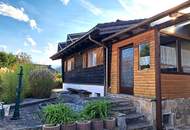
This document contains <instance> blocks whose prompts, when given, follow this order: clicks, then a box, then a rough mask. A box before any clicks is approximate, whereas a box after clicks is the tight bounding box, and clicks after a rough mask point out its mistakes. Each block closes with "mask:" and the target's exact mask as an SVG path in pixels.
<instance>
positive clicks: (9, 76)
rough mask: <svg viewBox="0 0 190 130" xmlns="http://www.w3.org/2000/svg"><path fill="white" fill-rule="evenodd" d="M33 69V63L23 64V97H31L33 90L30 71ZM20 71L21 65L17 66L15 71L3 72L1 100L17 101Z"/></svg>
mask: <svg viewBox="0 0 190 130" xmlns="http://www.w3.org/2000/svg"><path fill="white" fill-rule="evenodd" d="M32 69H33V65H31V64H25V65H23V72H24V75H23V86H22V93H21V98H25V97H31V90H30V84H29V73H30V71H31V70H32ZM19 71H20V66H19V65H17V66H15V70H14V71H9V72H6V73H3V74H1V84H0V91H1V94H0V101H3V102H5V103H12V102H14V101H15V96H16V87H17V86H18V73H19Z"/></svg>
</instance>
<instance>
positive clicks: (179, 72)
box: [161, 37, 190, 75]
mask: <svg viewBox="0 0 190 130" xmlns="http://www.w3.org/2000/svg"><path fill="white" fill-rule="evenodd" d="M180 39H183V40H188V39H184V38H179V37H176V61H177V63H176V67H177V72H163V71H162V69H161V73H163V74H177V75H190V72H189V73H188V72H183V68H182V60H181V58H182V55H181V44H182V43H181V42H180Z"/></svg>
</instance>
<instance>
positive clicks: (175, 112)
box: [162, 98, 190, 129]
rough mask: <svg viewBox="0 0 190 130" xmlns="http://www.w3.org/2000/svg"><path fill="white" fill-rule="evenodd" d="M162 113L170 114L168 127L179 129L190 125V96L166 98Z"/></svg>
mask: <svg viewBox="0 0 190 130" xmlns="http://www.w3.org/2000/svg"><path fill="white" fill-rule="evenodd" d="M162 113H163V115H165V114H168V115H170V123H169V124H168V125H167V126H166V127H170V128H174V129H177V128H179V127H183V126H187V125H190V98H178V99H172V100H164V101H163V102H162Z"/></svg>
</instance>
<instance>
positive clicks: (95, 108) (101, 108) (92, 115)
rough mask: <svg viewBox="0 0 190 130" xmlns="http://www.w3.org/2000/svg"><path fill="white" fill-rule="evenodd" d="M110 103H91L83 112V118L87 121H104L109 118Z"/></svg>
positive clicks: (101, 101)
mask: <svg viewBox="0 0 190 130" xmlns="http://www.w3.org/2000/svg"><path fill="white" fill-rule="evenodd" d="M109 110H110V103H109V102H108V101H106V100H97V101H92V102H89V103H88V104H87V105H86V106H85V108H84V110H83V111H82V112H81V117H82V118H86V119H104V118H106V117H108V114H109Z"/></svg>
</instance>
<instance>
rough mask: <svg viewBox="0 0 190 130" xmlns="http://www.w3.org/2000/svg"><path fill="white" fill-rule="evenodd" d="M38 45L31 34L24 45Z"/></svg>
mask: <svg viewBox="0 0 190 130" xmlns="http://www.w3.org/2000/svg"><path fill="white" fill-rule="evenodd" d="M36 45H37V43H36V41H34V39H33V38H32V37H30V36H27V37H26V41H25V42H24V46H31V47H32V48H34V47H35V46H36Z"/></svg>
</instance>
